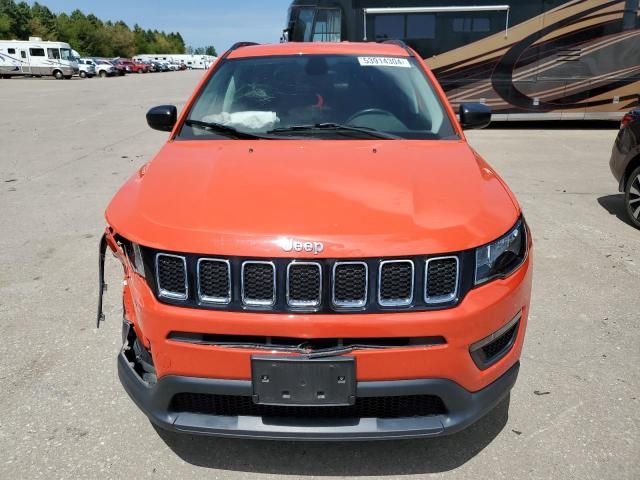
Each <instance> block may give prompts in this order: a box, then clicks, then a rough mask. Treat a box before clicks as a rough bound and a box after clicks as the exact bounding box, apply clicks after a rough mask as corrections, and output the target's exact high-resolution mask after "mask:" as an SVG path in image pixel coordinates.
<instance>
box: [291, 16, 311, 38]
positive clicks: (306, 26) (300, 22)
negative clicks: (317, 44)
mask: <svg viewBox="0 0 640 480" xmlns="http://www.w3.org/2000/svg"><path fill="white" fill-rule="evenodd" d="M314 14H315V10H314V9H313V8H301V9H300V11H299V12H298V19H297V21H296V24H295V27H294V29H293V41H294V42H308V41H310V40H311V32H312V31H313V17H314Z"/></svg>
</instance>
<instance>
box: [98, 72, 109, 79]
mask: <svg viewBox="0 0 640 480" xmlns="http://www.w3.org/2000/svg"><path fill="white" fill-rule="evenodd" d="M98 75H100V78H105V77H106V76H107V72H105V71H104V70H100V73H99V74H98Z"/></svg>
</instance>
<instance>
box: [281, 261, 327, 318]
mask: <svg viewBox="0 0 640 480" xmlns="http://www.w3.org/2000/svg"><path fill="white" fill-rule="evenodd" d="M321 302H322V266H321V265H320V264H319V263H314V262H292V263H290V264H289V265H288V266H287V303H288V304H289V305H290V306H292V307H317V306H319V305H320V303H321Z"/></svg>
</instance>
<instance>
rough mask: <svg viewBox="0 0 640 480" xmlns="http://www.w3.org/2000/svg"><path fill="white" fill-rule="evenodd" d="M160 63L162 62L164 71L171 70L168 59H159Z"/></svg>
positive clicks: (161, 65)
mask: <svg viewBox="0 0 640 480" xmlns="http://www.w3.org/2000/svg"><path fill="white" fill-rule="evenodd" d="M158 63H159V64H160V68H161V69H162V71H163V72H168V71H170V70H171V68H170V64H169V62H167V61H166V60H158Z"/></svg>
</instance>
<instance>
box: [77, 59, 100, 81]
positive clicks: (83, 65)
mask: <svg viewBox="0 0 640 480" xmlns="http://www.w3.org/2000/svg"><path fill="white" fill-rule="evenodd" d="M78 68H79V69H80V72H79V73H78V75H80V77H82V78H87V77H88V78H93V77H95V76H96V65H95V63H93V60H91V59H90V58H79V59H78Z"/></svg>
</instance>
